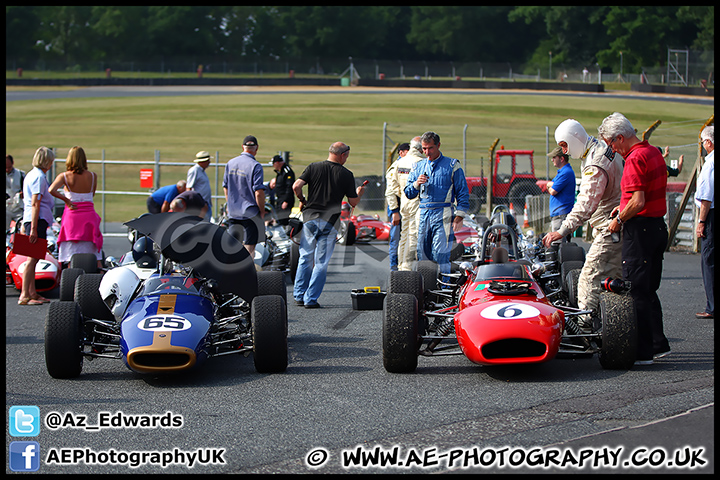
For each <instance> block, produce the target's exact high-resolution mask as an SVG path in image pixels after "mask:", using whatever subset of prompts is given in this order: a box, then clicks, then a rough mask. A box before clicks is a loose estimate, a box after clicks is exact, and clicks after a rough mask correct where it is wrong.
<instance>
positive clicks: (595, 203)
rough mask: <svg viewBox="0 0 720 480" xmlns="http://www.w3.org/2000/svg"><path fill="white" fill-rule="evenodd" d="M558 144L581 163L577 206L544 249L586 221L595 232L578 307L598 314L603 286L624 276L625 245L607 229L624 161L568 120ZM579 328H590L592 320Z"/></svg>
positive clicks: (558, 135) (547, 237)
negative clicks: (607, 279)
mask: <svg viewBox="0 0 720 480" xmlns="http://www.w3.org/2000/svg"><path fill="white" fill-rule="evenodd" d="M555 141H556V142H557V144H558V145H559V146H560V147H561V148H562V151H563V153H566V154H568V155H570V156H571V157H572V158H577V159H580V160H582V161H583V163H584V164H583V165H581V171H582V179H581V180H580V191H579V193H578V196H577V199H576V200H575V205H574V206H573V208H572V210H571V211H570V213H568V214H567V216H566V217H565V220H563V222H562V224H561V225H560V228H559V229H558V230H556V231H554V232H550V233H548V234H547V235H545V238H543V243H544V244H545V246H546V247H550V245H551V244H552V243H553V242H557V241H558V240H560V239H561V238H563V237H565V236H567V235H570V234H572V232H574V231H575V230H576V229H577V228H578V227H580V226H581V225H582V224H583V223H585V222H586V221H588V220H589V221H590V226H591V227H592V229H593V230H592V234H593V242H592V244H591V245H590V248H589V249H588V251H587V254H586V255H585V264H584V265H583V268H582V270H581V272H580V278H579V279H578V307H579V308H581V309H582V310H597V308H598V305H599V302H600V293H601V292H602V285H601V282H602V281H603V280H604V279H605V278H607V277H613V278H618V277H620V276H621V275H622V265H621V261H622V243H620V242H613V240H612V236H611V234H610V232H609V231H608V230H607V226H608V224H609V223H610V214H611V213H612V211H613V209H614V208H616V207H617V206H618V205H620V180H621V178H622V172H623V159H622V157H621V156H620V155H616V154H615V153H614V152H613V151H612V150H611V149H610V147H608V146H607V145H606V144H605V142H603V141H601V140H598V139H597V138H594V137H592V136H591V135H588V134H587V133H586V132H585V129H584V128H583V126H582V125H581V124H580V122H578V121H577V120H574V119H567V120H565V121H564V122H562V123H561V124H560V125H558V127H557V128H556V129H555ZM579 324H580V326H581V327H582V328H585V329H588V328H590V327H591V326H592V325H591V320H590V319H589V318H581V319H580V321H579Z"/></svg>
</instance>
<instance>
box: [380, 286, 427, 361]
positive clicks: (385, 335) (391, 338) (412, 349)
mask: <svg viewBox="0 0 720 480" xmlns="http://www.w3.org/2000/svg"><path fill="white" fill-rule="evenodd" d="M383 307H384V308H383V332H382V345H383V366H384V367H385V370H387V371H388V372H390V373H409V372H414V371H415V369H416V368H417V363H418V353H417V352H418V343H419V342H418V340H419V338H418V303H417V300H416V299H415V297H414V296H413V295H410V294H407V293H394V294H388V295H387V296H386V297H385V305H384V306H383Z"/></svg>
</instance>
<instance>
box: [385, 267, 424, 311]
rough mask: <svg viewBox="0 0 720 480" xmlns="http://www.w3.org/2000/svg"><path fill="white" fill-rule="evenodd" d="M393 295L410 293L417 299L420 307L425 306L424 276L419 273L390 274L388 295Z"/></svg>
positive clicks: (398, 272) (401, 272)
mask: <svg viewBox="0 0 720 480" xmlns="http://www.w3.org/2000/svg"><path fill="white" fill-rule="evenodd" d="M391 293H409V294H410V295H412V296H414V297H415V300H417V303H418V305H424V298H423V278H422V275H421V274H420V273H419V272H408V271H393V272H390V281H389V282H388V289H387V294H388V295H390V294H391Z"/></svg>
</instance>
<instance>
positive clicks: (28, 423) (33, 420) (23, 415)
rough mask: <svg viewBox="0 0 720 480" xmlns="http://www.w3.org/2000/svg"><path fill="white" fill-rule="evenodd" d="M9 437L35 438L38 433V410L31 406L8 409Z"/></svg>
mask: <svg viewBox="0 0 720 480" xmlns="http://www.w3.org/2000/svg"><path fill="white" fill-rule="evenodd" d="M8 423H9V425H10V435H11V436H13V437H36V436H37V435H38V434H39V433H40V409H39V408H38V407H35V406H31V405H20V406H14V407H10V421H9V422H8Z"/></svg>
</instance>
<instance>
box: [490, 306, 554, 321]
mask: <svg viewBox="0 0 720 480" xmlns="http://www.w3.org/2000/svg"><path fill="white" fill-rule="evenodd" d="M538 315H540V310H538V309H537V308H535V307H533V306H531V305H526V304H523V303H499V304H496V305H492V306H490V307H488V308H486V309H485V310H483V311H482V316H483V317H485V318H487V319H489V320H511V319H520V318H535V317H537V316H538Z"/></svg>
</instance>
